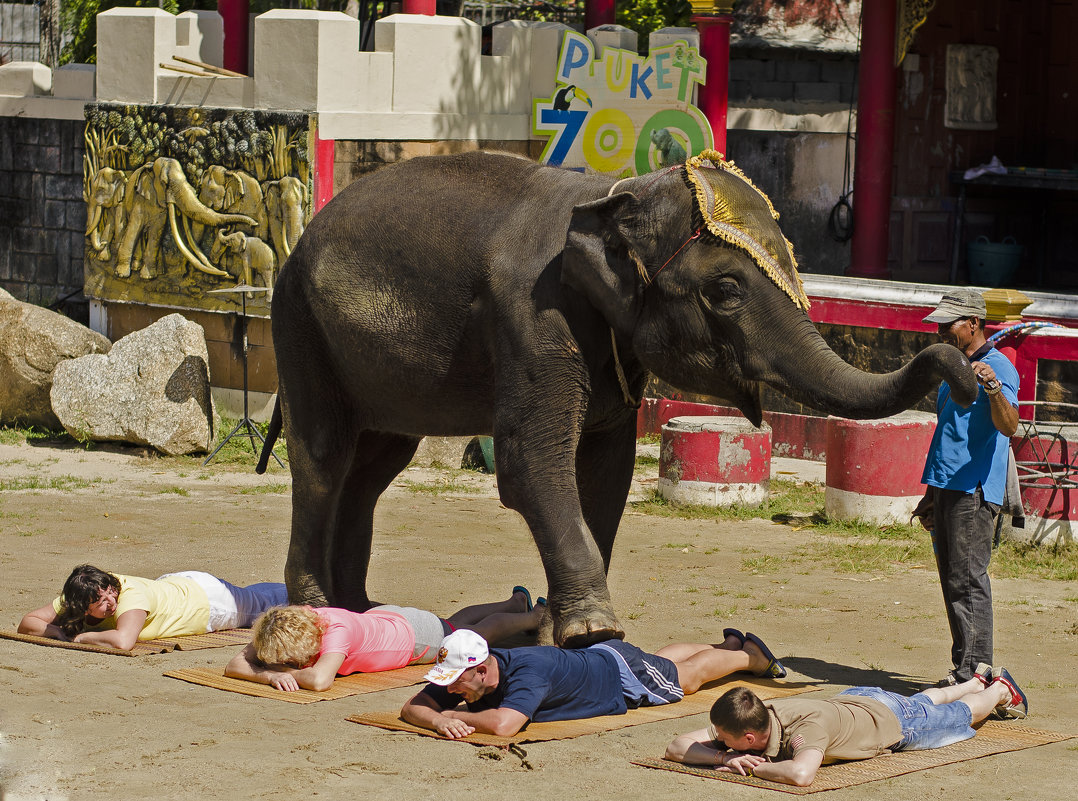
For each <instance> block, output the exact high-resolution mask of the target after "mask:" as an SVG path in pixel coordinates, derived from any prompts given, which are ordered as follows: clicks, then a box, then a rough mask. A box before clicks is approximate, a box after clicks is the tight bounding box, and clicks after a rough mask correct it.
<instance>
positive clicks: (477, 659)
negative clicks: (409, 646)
mask: <svg viewBox="0 0 1078 801" xmlns="http://www.w3.org/2000/svg"><path fill="white" fill-rule="evenodd" d="M489 655H490V651H489V650H488V649H487V641H486V640H484V639H483V638H482V637H480V636H479V635H478V634H476V633H475V632H474V631H470V630H469V629H457V630H456V631H454V632H453V633H452V634H448V635H446V637H445V639H443V640H442V645H441V647H440V648H439V649H438V661H437V662H435V663H434V667H432V668H431V669H430V671H428V673H427V675H426V676H425V677H424V678H425V679H426V680H427V681H429V682H430V683H431V684H438V685H441V686H442V687H446V686H448V685H450V684H452V683H453V682H455V681H456V680H457V679H458V678H460V674H461V673H463V672H464V671H466V670H467V669H468V668H473V667H476V666H477V665H481V664H483V662H485V661H486V659H487V657H488V656H489Z"/></svg>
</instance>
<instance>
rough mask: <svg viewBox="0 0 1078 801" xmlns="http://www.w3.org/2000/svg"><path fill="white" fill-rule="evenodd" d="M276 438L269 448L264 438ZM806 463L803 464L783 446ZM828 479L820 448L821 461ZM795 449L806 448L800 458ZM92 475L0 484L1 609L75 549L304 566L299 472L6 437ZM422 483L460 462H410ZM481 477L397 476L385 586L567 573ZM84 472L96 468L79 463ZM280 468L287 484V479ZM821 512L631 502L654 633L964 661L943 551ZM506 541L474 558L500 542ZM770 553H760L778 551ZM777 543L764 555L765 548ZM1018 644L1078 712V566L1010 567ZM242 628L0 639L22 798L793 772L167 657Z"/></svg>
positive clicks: (433, 595)
mask: <svg viewBox="0 0 1078 801" xmlns="http://www.w3.org/2000/svg"><path fill="white" fill-rule="evenodd" d="M252 461H253V460H252ZM776 467H777V469H783V467H784V466H783V465H782V464H779V465H777V466H776ZM802 467H804V468H805V469H807V470H809V471H810V473H811V475H813V476H815V477H817V478H819V477H821V471H820V466H818V465H807V466H802ZM785 469H786V470H788V471H789V470H800V469H801V468H792V467H791V466H790V465H789V464H787V465H785ZM31 476H36V477H38V478H46V477H50V476H51V477H56V476H75V477H79V478H81V479H84V480H86V481H85V483H86V485H85V486H72V485H71V484H70V482H69V488H68V489H66V490H56V489H48V490H13V489H8V490H5V491H3V492H0V576H2V582H0V586H2V587H3V588H4V592H3V593H2V595H0V627H2V628H14V626H15V625H16V624H17V622H18V620H19V617H20V616H21V615H22V613H23V612H25V611H27V610H29V609H31V608H35V607H37V606H40V605H41V604H43V603H45V602H47V601H48V600H50V599H51V598H52V597H53V596H54V595H55V594H56V592H57V591H58V589H59V587H60V584H61V583H62V581H63V578H64V577H65V576H66V575H67V573H68V572H69V571H70V569H71V567H73V566H74V565H75V564H77V563H80V562H84V561H90V562H93V563H96V564H97V565H99V566H100V567H104V568H107V569H111V570H116V571H119V572H125V573H132V574H136V575H145V576H155V575H159V574H161V573H164V572H168V571H171V570H177V569H185V568H186V569H190V568H198V569H203V570H207V571H210V572H212V573H215V574H218V575H220V576H223V577H225V578H227V579H229V580H231V581H233V582H236V583H249V582H253V581H262V580H281V575H282V570H283V565H284V558H285V549H286V544H287V539H288V528H289V514H290V508H289V493H288V484H289V479H288V476H287V473H286V472H284V471H281V470H280V469H278V468H275V469H273V470H271V472H270V473H269V474H268V475H266V476H255V475H254V474H253V472H252V471H250V470H246V469H240V468H235V469H226V468H216V469H213V470H209V471H203V470H201V469H198V468H197V467H192V466H191V465H187V466H180V467H177V466H176V463H175V462H163V461H161V460H157V459H151V458H146V457H145V456H142V455H139V454H138V453H137V452H131V451H120V452H104V451H99V450H95V451H89V452H88V451H85V450H82V449H80V448H58V447H56V446H54V445H46V446H31V445H19V446H0V479H2V480H8V481H10V480H13V479H16V478H20V477H24V478H25V477H31ZM402 479H403V480H407V481H414V482H428V483H429V482H438V481H446V480H447V475H446V474H440V473H438V472H437V471H429V470H426V471H424V470H418V469H410V470H409V471H406V473H405V474H403V475H402ZM453 480H454V481H456V482H459V481H466V482H469V483H472V484H474V486H475V488H476V489H478V490H479V491H478V492H476V493H463V492H452V493H443V494H439V495H429V494H417V493H414V492H411V491H409V490H408V489H407V488H406V486H405V484H404V483H403V481H402V480H398V483H397V485H395V486H394V487H393V488H391V489H390V491H389V492H388V493H387V494H386V496H385V497H384V499H383V501H382V503H381V505H380V506H379V511H378V515H377V528H378V535H377V537H376V542H375V548H374V557H373V561H372V577H371V584H372V588H373V591H374V593H375V594H376V597H380V598H381V599H382V600H384V601H387V602H394V603H398V604H408V605H415V606H422V607H427V608H431V609H433V610H435V611H437V612H439V613H441V614H449V613H451V612H453V611H455V609H456V608H458V607H459V606H462V605H464V604H465V603H468V602H475V601H486V600H494V599H497V598H500V597H505V596H506V595H507V594H508V591H509V588H510V587H511V586H512V585H513V584H515V583H524V584H527V585H528V586H530V587H531V588H532V589H533V591H534V592H535V594H543V592H544V589H543V581H542V571H541V568H540V564H539V559H538V556H537V554H536V551H535V547H534V545H533V543H532V541H531V538H530V536H529V535H528V532H527V530H526V529H525V527H524V525H523V523H522V521H521V520H520V518H519V517H518V516H517V515H516V514H515V513H513V512H510V511H508V510H506V509H504V508H502V507H501V506H500V505H499V503H498V500H497V495H496V491H495V489H494V483H493V480H492V479H491V478H490V477H486V476H480V475H477V474H476V475H469V476H467V477H466V478H464V479H461V478H459V477H454V478H453ZM79 483H84V482H79ZM267 490H268V491H267ZM809 536H811V535H808V534H807V532H804V531H798V530H796V528H795V527H792V526H788V525H779V524H775V523H772V522H770V521H764V520H757V521H752V522H745V523H733V524H731V523H717V522H713V521H683V520H670V519H661V518H654V517H648V516H644V515H640V514H636V513H632V512H630V513H628V514H627V515H626V517H625V519H624V521H623V523H622V527H621V533H620V535H619V539H618V543H617V546H616V552H615V556H614V560H613V566H612V569H611V575H610V585H611V590H612V592H613V597H614V599H615V604H616V608H617V610H618V613H619V615H620V616H621V619H622V622H623V623H624V625H625V627H626V629H627V631H628V637H629V639H630V640H632V641H633V642H635V643H637V644H639V645H641V646H644V647H647V648H649V649H655V648H658V647H661V646H662V645H664V644H665V643H668V642H672V641H676V640H697V641H710V640H711V639H713V638H714V637H716V635H717V633H718V632H719V631H720V630H721V629H722V627H723V626H728V625H734V626H738V627H740V628H742V629H747V630H750V631H754V632H756V633H758V634H760V635H761V636H763V637H764V638H765V639H766V640H767V641H768V643H769V644H770V646H771V647H772V649H773V650H775V652H776V653H777V654H778V655H780V657H782V658H783V661H784V662H785V664H786V665H787V666H788V668H790V670H791V677H792V678H795V679H802V680H809V681H813V682H818V683H819V684H820V686H821V691H822V692H827V693H832V692H834V691H837V690H839V689H842V688H845V687H846V686H849V685H853V684H880V685H883V686H886V687H888V688H891V689H897V690H902V691H912V690H913V689H914V688H917V687H920V686H922V685H924V684H925V683H927V682H928V681H929V680H935V679H936V678H938V677H939V676H941V675H943V674H944V673H945V671H946V669H947V668H948V666H949V665H948V659H947V651H948V645H949V638H948V636H947V632H946V622H945V619H944V617H943V611H942V603H941V601H940V598H939V588H938V584H937V580H936V576H935V571H934V569H933V568H932V566H931V565H929V566H915V567H913V568H896V569H888V570H886V571H883V572H880V573H873V574H865V573H860V574H843V573H836V572H833V571H832V570H830V569H829V568H828V567H827V566H826V563H824V562H821V561H818V560H815V559H812V558H808V559H805V558H797V557H796V552H797V551H798V549H801V548H803V547H804V546H805V545H806V540H807V538H808V537H809ZM480 554H481V555H483V557H482V558H476V557H477V555H480ZM765 555H766V556H769V557H771V558H770V559H769V560H767V561H766V562H765V563H761V561H760V560H761V558H762V557H764V556H765ZM754 566H755V567H754ZM995 592H996V642H997V646H996V656H997V661H998V662H1000V663H1002V664H1005V665H1007V666H1008V667H1009V668H1010V669H1011V670H1012V672H1013V673H1014V675H1015V676H1016V677H1018V678H1019V680H1020V681H1021V682H1022V683H1023V684H1024V686H1025V687H1026V688H1027V690H1028V692H1029V696H1030V699H1031V706H1032V715H1031V717H1030V718H1029V721H1028V723H1029V724H1030V725H1032V726H1036V727H1039V728H1045V729H1051V730H1054V731H1060V732H1068V733H1074V734H1078V693H1076V690H1075V688H1076V684H1078V678H1076V675H1078V672H1076V667H1078V659H1076V656H1078V634H1076V631H1078V628H1076V611H1078V588H1076V587H1075V586H1074V585H1068V584H1064V583H1059V582H1048V581H1035V580H1018V579H1011V580H997V581H996V582H995ZM230 656H231V652H230V651H226V650H225V649H215V650H204V651H195V652H188V653H181V652H176V653H172V654H166V655H160V656H150V657H140V658H136V659H125V658H122V657H110V656H101V655H96V654H86V653H77V652H70V651H64V650H59V649H51V648H41V647H37V646H32V645H26V644H22V643H17V642H12V641H8V640H0V699H2V700H0V736H2V740H0V760H2V766H0V785H2V793H0V795H4V796H5V797H6V799H8V801H12V800H13V799H39V798H47V799H65V798H72V799H75V798H105V797H131V796H132V795H133V796H136V797H149V798H184V799H190V798H198V799H202V798H253V797H259V798H264V799H292V798H296V797H299V796H315V797H323V798H344V797H354V796H355V794H356V792H357V791H367V792H369V793H371V794H372V797H375V798H394V799H423V798H430V797H435V798H448V799H458V798H459V799H465V798H467V799H488V798H533V797H536V796H537V795H538V794H540V793H541V794H542V795H543V796H544V797H553V798H558V799H559V801H574V800H575V799H585V798H586V799H592V798H607V797H619V798H647V799H654V798H694V797H697V796H698V795H699V794H707V795H721V796H722V797H723V798H731V799H741V798H744V799H755V800H756V801H762V800H763V799H765V798H766V797H770V796H768V793H769V792H770V791H767V790H761V789H756V788H752V787H739V786H736V785H731V784H727V783H716V782H709V781H707V780H704V779H697V778H694V777H689V776H679V775H675V774H670V773H664V772H661V771H654V770H647V769H643V768H638V767H634V766H632V765H630V764H629V760H630V759H632V758H634V757H641V756H657V755H661V754H662V752H663V749H664V747H665V745H666V743H667V742H668V741H669V740H670V739H671V738H672V737H673V736H675V735H676V734H677V733H679V732H681V731H684V730H688V729H691V728H698V727H700V726H702V725H703V723H704V717H703V716H702V715H698V716H696V717H691V718H685V719H680V720H673V721H669V722H665V723H656V724H648V725H644V726H636V727H631V728H627V729H621V730H617V731H613V732H610V733H607V734H604V735H599V736H590V737H581V738H578V739H575V740H566V741H560V742H549V743H541V744H532V745H527V746H525V751H526V752H527V756H526V763H527V764H525V760H522V759H521V758H520V757H518V756H515V755H513V754H510V753H506V752H502V751H499V750H496V749H490V748H485V749H480V748H476V747H474V746H471V745H467V744H463V743H453V742H441V741H436V740H433V739H428V738H421V737H415V736H411V735H406V734H394V733H390V732H386V731H381V730H376V729H372V728H366V727H361V726H358V725H356V724H353V723H348V722H346V721H345V717H346V716H348V715H351V714H354V713H356V712H360V711H380V710H395V709H399V707H400V705H401V703H402V702H403V701H404V700H406V698H407V697H409V696H410V694H411V692H413V691H412V690H395V691H389V692H383V693H375V694H371V695H366V696H359V697H353V698H347V699H341V700H338V701H327V702H321V703H317V704H311V705H307V706H300V705H291V704H284V703H280V702H276V701H270V700H265V699H259V698H249V697H243V696H239V695H235V694H231V693H225V692H220V691H217V690H211V689H207V688H202V687H197V686H193V685H190V684H186V683H183V682H180V681H177V680H174V679H169V678H165V677H164V676H162V672H163V671H165V670H169V669H173V668H178V667H196V666H214V667H220V666H223V664H224V663H225V662H226V661H227V659H228V658H229V657H230ZM1076 784H1078V740H1072V741H1070V742H1064V743H1059V744H1056V745H1050V746H1045V747H1041V748H1036V749H1032V750H1027V751H1022V752H1017V753H1011V754H1003V755H998V756H993V757H988V758H985V759H981V760H976V761H973V762H965V763H959V764H955V765H949V766H946V767H943V768H938V769H935V770H930V771H926V772H921V773H916V774H911V775H907V776H902V777H898V778H895V779H891V780H887V781H882V782H876V783H872V784H868V785H862V786H860V787H855V788H851V789H848V790H841V791H835V792H834V793H832V794H830V795H829V796H828V798H834V799H839V800H842V801H844V800H845V799H894V800H895V801H898V799H901V800H902V801H906V799H909V798H918V799H935V798H947V799H953V798H960V799H961V798H991V799H1063V798H1073V797H1074V787H1075V785H1076Z"/></svg>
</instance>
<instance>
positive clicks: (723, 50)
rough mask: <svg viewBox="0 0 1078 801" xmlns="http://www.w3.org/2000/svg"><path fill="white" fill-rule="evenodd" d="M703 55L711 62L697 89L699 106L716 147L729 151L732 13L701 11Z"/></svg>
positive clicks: (696, 20)
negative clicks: (727, 123) (728, 126)
mask: <svg viewBox="0 0 1078 801" xmlns="http://www.w3.org/2000/svg"><path fill="white" fill-rule="evenodd" d="M692 21H693V22H694V23H695V24H696V27H697V28H698V29H699V31H700V55H701V56H703V57H704V60H705V61H706V62H707V80H706V81H704V83H703V85H701V86H700V88H699V89H698V90H697V91H698V95H697V103H696V104H697V106H699V107H700V110H701V111H702V112H704V116H705V117H707V121H708V122H709V123H711V133H712V136H714V138H715V149H716V150H717V151H719V152H720V153H722V154H724V155H725V154H726V111H727V108H728V105H729V99H730V23H732V22H733V21H734V18H733V16H732V15H730V14H697V15H696V16H694V17H692Z"/></svg>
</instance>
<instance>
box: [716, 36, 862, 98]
mask: <svg viewBox="0 0 1078 801" xmlns="http://www.w3.org/2000/svg"><path fill="white" fill-rule="evenodd" d="M856 75H857V55H856V54H846V53H818V52H811V51H805V50H779V49H775V50H751V49H750V50H746V49H741V48H734V49H733V50H732V51H731V53H730V102H731V103H732V104H736V103H759V102H762V101H764V102H775V101H778V102H780V103H803V104H815V105H828V104H833V105H839V104H846V105H848V104H849V103H850V99H851V98H853V97H854V93H855V92H856V86H855V78H856Z"/></svg>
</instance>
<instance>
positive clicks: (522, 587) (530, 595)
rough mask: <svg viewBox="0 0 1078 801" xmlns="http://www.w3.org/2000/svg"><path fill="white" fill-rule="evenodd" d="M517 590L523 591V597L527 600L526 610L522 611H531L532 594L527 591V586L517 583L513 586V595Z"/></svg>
mask: <svg viewBox="0 0 1078 801" xmlns="http://www.w3.org/2000/svg"><path fill="white" fill-rule="evenodd" d="M518 592H522V593H524V597H525V598H526V599H527V601H528V608H527V609H526V610H524V611H526V612H530V611H532V609H533V608H534V607H533V606H532V594H531V593H530V592H528V588H527V587H525V586H523V585H521V584H518V585H517V586H515V587H513V595H516V594H517V593H518Z"/></svg>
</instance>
